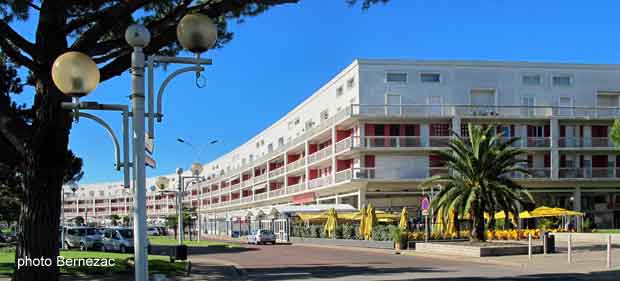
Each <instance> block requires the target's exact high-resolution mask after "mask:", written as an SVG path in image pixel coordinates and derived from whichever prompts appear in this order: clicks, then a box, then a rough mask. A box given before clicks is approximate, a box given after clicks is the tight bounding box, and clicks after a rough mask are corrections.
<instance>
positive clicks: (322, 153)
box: [308, 145, 332, 163]
mask: <svg viewBox="0 0 620 281" xmlns="http://www.w3.org/2000/svg"><path fill="white" fill-rule="evenodd" d="M330 155H332V146H331V145H329V146H326V147H324V148H323V149H321V150H319V151H317V152H315V153H312V154H310V155H308V163H314V162H316V161H319V160H322V159H324V158H326V157H328V156H330Z"/></svg>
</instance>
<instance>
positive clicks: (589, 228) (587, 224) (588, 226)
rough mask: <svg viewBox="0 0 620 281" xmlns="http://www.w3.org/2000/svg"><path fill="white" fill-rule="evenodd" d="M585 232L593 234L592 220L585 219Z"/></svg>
mask: <svg viewBox="0 0 620 281" xmlns="http://www.w3.org/2000/svg"><path fill="white" fill-rule="evenodd" d="M582 227H583V231H584V232H592V220H591V219H585V220H584V221H583V225H582Z"/></svg>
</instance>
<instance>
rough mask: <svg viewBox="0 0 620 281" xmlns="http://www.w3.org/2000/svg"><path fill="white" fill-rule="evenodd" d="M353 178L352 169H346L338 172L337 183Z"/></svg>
mask: <svg viewBox="0 0 620 281" xmlns="http://www.w3.org/2000/svg"><path fill="white" fill-rule="evenodd" d="M351 178H353V170H352V169H346V170H342V171H339V172H336V183H341V182H344V181H348V180H351Z"/></svg>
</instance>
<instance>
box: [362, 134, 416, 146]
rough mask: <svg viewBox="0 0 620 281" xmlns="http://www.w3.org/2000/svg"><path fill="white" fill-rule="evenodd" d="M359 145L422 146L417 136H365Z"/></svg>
mask: <svg viewBox="0 0 620 281" xmlns="http://www.w3.org/2000/svg"><path fill="white" fill-rule="evenodd" d="M360 145H362V146H363V147H364V148H410V147H422V139H421V138H420V137H419V136H393V137H384V136H367V137H363V138H362V141H360Z"/></svg>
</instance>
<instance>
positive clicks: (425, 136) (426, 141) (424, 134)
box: [420, 124, 430, 147]
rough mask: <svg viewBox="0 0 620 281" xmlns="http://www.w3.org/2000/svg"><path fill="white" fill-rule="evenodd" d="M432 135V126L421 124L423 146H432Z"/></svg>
mask: <svg viewBox="0 0 620 281" xmlns="http://www.w3.org/2000/svg"><path fill="white" fill-rule="evenodd" d="M429 135H430V126H429V125H428V124H420V142H421V143H422V146H424V147H428V146H429V144H430V141H429Z"/></svg>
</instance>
